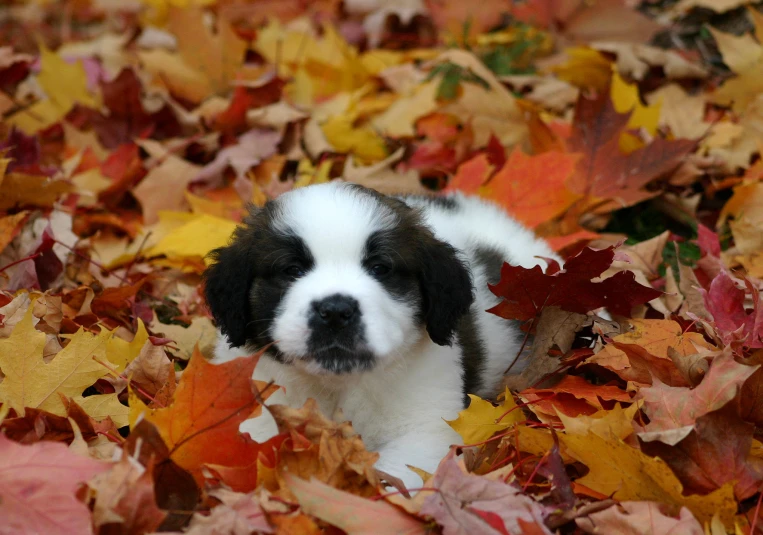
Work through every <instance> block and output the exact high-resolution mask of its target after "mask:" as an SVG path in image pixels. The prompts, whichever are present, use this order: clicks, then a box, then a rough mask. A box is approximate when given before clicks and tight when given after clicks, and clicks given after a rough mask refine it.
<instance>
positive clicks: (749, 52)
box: [708, 27, 763, 113]
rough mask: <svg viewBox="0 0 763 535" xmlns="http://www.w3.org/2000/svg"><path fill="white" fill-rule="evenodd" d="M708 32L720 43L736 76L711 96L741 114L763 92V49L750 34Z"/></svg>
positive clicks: (724, 59)
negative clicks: (737, 34) (731, 106)
mask: <svg viewBox="0 0 763 535" xmlns="http://www.w3.org/2000/svg"><path fill="white" fill-rule="evenodd" d="M708 29H709V30H710V33H712V34H713V37H714V38H715V42H716V43H717V44H718V49H719V50H720V52H721V55H722V56H723V62H724V63H725V64H726V65H728V66H729V68H730V69H731V70H732V71H734V73H736V75H737V76H736V77H735V78H731V79H729V80H726V81H725V82H724V83H723V85H721V87H720V88H718V89H717V90H716V91H715V92H714V93H713V94H712V101H713V102H715V103H717V104H721V105H723V106H728V105H730V104H733V109H734V111H735V112H737V113H742V112H743V111H744V110H745V109H746V108H747V106H748V105H749V104H750V103H751V102H752V101H753V100H754V99H755V98H756V97H757V96H758V95H759V94H760V93H761V92H763V74H762V73H763V46H761V45H760V44H758V43H757V42H756V41H755V40H754V39H753V38H752V36H750V35H746V34H745V35H742V36H736V35H732V34H728V33H724V32H720V31H718V30H715V29H713V28H708ZM756 30H757V27H756Z"/></svg>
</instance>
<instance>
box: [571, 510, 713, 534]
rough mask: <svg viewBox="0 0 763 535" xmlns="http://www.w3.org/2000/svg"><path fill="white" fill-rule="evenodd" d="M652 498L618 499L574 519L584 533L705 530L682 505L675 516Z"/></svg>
mask: <svg viewBox="0 0 763 535" xmlns="http://www.w3.org/2000/svg"><path fill="white" fill-rule="evenodd" d="M667 509H668V508H667V507H665V506H664V505H662V504H659V503H654V502H622V503H619V504H617V505H613V506H612V507H610V508H608V509H605V510H603V511H599V512H597V513H592V514H590V515H588V516H587V517H585V518H577V519H575V522H576V523H577V525H578V527H580V528H581V529H582V530H583V531H585V532H586V533H631V534H632V535H678V534H679V533H681V534H683V535H703V534H704V533H705V530H704V529H702V525H701V524H700V523H699V522H697V519H696V518H694V515H692V514H691V511H689V510H688V509H687V508H686V507H682V508H681V510H680V511H679V512H678V517H677V518H676V517H675V516H674V515H671V514H668V511H667Z"/></svg>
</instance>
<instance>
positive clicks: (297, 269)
mask: <svg viewBox="0 0 763 535" xmlns="http://www.w3.org/2000/svg"><path fill="white" fill-rule="evenodd" d="M283 273H284V275H287V276H289V277H294V278H295V279H296V278H298V277H301V276H302V275H304V274H305V268H303V267H302V266H298V265H296V264H295V265H293V266H289V267H287V268H286V269H284V270H283Z"/></svg>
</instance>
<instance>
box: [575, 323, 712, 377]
mask: <svg viewBox="0 0 763 535" xmlns="http://www.w3.org/2000/svg"><path fill="white" fill-rule="evenodd" d="M629 323H630V325H631V327H632V330H630V331H628V332H625V333H623V334H619V335H617V336H615V337H614V338H613V339H612V342H613V343H611V344H607V345H606V346H604V348H603V349H602V350H601V351H599V352H598V353H597V354H596V355H594V356H593V357H591V358H590V359H588V360H587V361H586V362H587V363H595V364H598V365H599V366H603V367H605V368H607V369H610V370H612V371H614V372H615V373H616V374H618V375H619V376H620V377H621V378H623V379H625V380H626V381H636V382H639V383H642V384H651V382H652V375H655V376H657V377H658V378H659V379H660V381H662V382H663V383H667V384H669V385H671V386H689V382H688V381H686V379H685V378H684V377H683V375H682V373H681V371H680V369H677V368H676V366H675V364H674V362H673V361H672V359H671V357H670V351H671V350H672V351H675V352H676V353H677V354H678V355H679V356H681V357H689V356H690V355H694V354H696V353H697V352H698V351H699V350H700V349H708V350H711V349H714V346H712V345H711V344H709V343H707V342H706V341H705V338H704V336H702V335H701V334H699V333H693V332H684V330H683V329H682V328H681V326H680V325H679V324H678V323H676V322H675V321H672V320H652V319H631V320H629Z"/></svg>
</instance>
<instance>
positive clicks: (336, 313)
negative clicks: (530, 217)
mask: <svg viewBox="0 0 763 535" xmlns="http://www.w3.org/2000/svg"><path fill="white" fill-rule="evenodd" d="M313 309H314V310H315V314H316V316H317V318H316V319H318V321H319V322H320V323H321V324H323V325H325V326H326V327H330V328H332V329H341V328H342V327H346V326H348V325H349V324H351V323H352V322H353V320H355V319H357V317H358V316H359V315H360V309H359V307H358V302H357V301H356V300H355V299H353V298H352V297H350V296H348V295H340V294H334V295H330V296H328V297H326V298H324V299H321V300H320V301H315V302H314V303H313Z"/></svg>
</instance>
